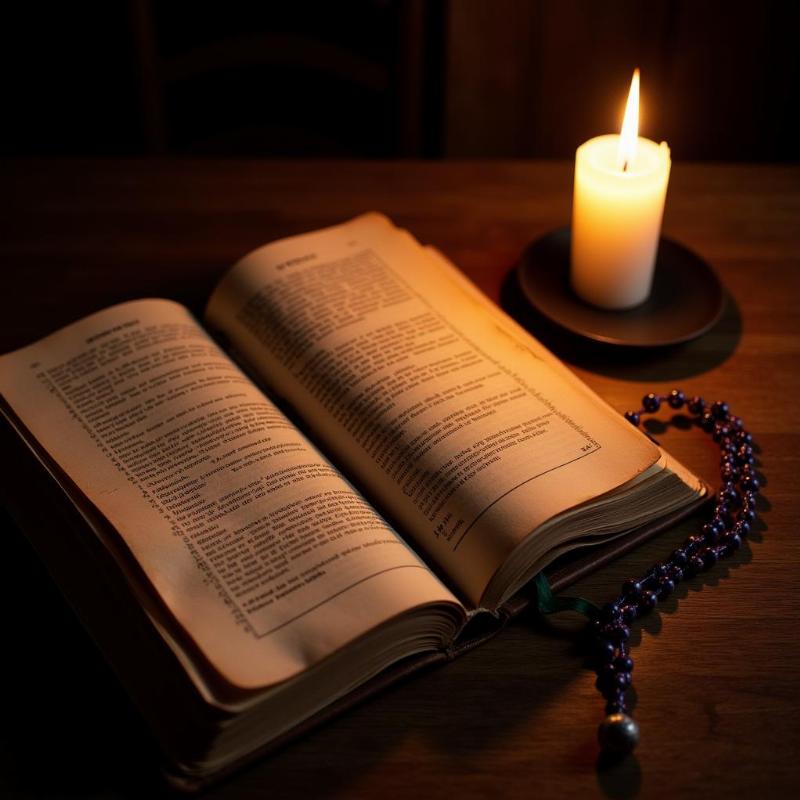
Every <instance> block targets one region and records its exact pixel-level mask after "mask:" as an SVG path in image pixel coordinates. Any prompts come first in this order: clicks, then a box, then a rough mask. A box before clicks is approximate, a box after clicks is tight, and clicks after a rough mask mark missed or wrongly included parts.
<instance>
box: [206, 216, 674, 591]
mask: <svg viewBox="0 0 800 800" xmlns="http://www.w3.org/2000/svg"><path fill="white" fill-rule="evenodd" d="M478 297H479V296H478V294H477V293H474V292H468V291H465V290H464V289H463V287H460V286H459V285H458V283H457V282H456V281H454V280H453V279H452V275H451V273H450V271H449V268H448V267H446V266H444V265H443V264H442V263H441V262H440V261H438V260H437V259H435V258H434V257H433V256H431V255H430V254H427V253H426V252H425V251H424V249H423V248H421V247H420V246H419V245H418V244H417V243H416V242H414V240H413V239H412V238H411V237H410V236H408V235H407V234H406V233H404V232H401V231H399V230H397V229H395V228H394V227H393V226H392V225H391V223H389V221H388V220H386V218H384V217H381V216H379V215H377V214H372V215H365V216H364V217H360V218H358V219H356V220H354V221H352V222H350V223H347V224H345V225H341V226H337V227H334V228H329V229H326V230H324V231H319V232H316V233H311V234H306V235H304V236H299V237H294V238H292V239H287V240H283V241H281V242H277V243H274V244H272V245H268V246H266V247H264V248H261V249H260V250H257V251H255V252H254V253H251V254H250V255H249V256H247V257H246V258H244V259H243V260H242V261H241V262H239V264H238V265H237V266H236V267H235V268H234V269H233V270H232V271H231V272H230V273H229V274H228V275H227V276H226V278H225V279H224V280H223V281H222V283H221V284H220V286H219V287H218V288H217V290H216V291H215V293H214V294H213V296H212V298H211V301H210V303H209V306H208V309H207V314H206V316H207V319H208V321H209V324H210V325H211V326H212V327H214V328H217V329H219V330H221V331H222V332H223V333H224V334H225V336H226V337H227V338H228V339H229V340H230V342H231V343H232V346H233V348H234V349H235V351H236V352H237V353H238V355H239V357H240V358H241V359H243V360H244V361H245V362H247V363H248V364H249V365H250V367H251V369H252V371H254V372H257V373H258V374H259V375H260V376H261V378H262V379H263V380H264V381H265V382H266V383H267V384H268V385H270V386H271V387H272V388H273V389H274V390H275V391H277V392H279V393H280V394H282V395H285V396H286V397H287V398H288V399H289V400H290V402H291V403H293V404H294V405H295V406H296V407H297V409H298V410H299V413H300V414H301V415H302V416H303V418H304V420H305V422H306V423H307V424H308V425H309V426H310V427H311V428H312V429H313V430H314V431H315V433H316V434H317V435H318V436H320V437H321V439H322V440H323V441H324V442H325V444H326V445H327V447H328V448H329V450H330V452H331V454H333V457H334V458H335V459H337V460H338V461H339V462H340V463H342V464H343V465H344V466H345V468H346V470H347V471H348V473H350V471H352V474H353V475H354V476H355V477H356V478H357V479H358V480H359V481H361V482H362V483H363V485H364V486H366V487H368V488H369V490H370V491H371V492H372V493H373V494H374V496H376V497H379V498H381V500H382V501H384V502H385V504H386V508H387V509H388V510H389V512H390V513H391V515H392V516H393V517H394V518H396V519H397V520H398V521H399V523H400V524H401V527H402V530H403V531H404V532H405V533H407V534H408V535H410V536H411V537H412V539H413V541H414V544H415V547H417V548H420V549H421V551H423V552H424V553H426V554H427V555H426V557H428V558H432V559H434V560H435V561H436V563H438V565H439V566H440V569H441V570H442V571H443V572H444V573H445V574H446V575H447V576H448V577H449V578H450V580H451V581H452V582H453V583H454V584H455V586H457V587H458V589H459V591H460V592H461V593H463V594H464V595H465V596H466V597H467V598H469V599H470V601H471V602H472V603H473V604H477V603H478V602H479V600H480V598H481V596H482V593H483V591H484V589H485V588H486V586H487V584H488V582H489V580H490V578H491V576H492V574H493V573H494V572H495V570H497V568H498V567H499V566H500V564H501V563H502V562H503V561H504V559H505V558H506V557H507V556H508V555H509V554H510V553H511V551H512V550H513V549H514V547H515V546H516V545H517V544H518V543H519V542H520V541H521V540H522V539H523V538H524V537H525V536H527V535H528V534H530V532H531V531H532V530H534V529H535V528H536V527H537V526H538V525H540V524H541V523H543V522H544V521H545V520H547V519H549V518H551V517H553V516H555V515H556V514H558V513H560V512H561V511H563V510H565V509H567V508H570V507H572V506H575V505H577V504H579V503H582V502H586V501H588V500H589V499H591V498H593V497H596V496H598V495H600V494H603V493H605V492H608V491H610V490H612V489H614V488H616V487H618V486H620V485H621V484H622V483H624V482H625V481H627V480H629V479H631V478H632V477H634V476H635V475H637V474H640V473H642V472H643V471H645V470H646V469H647V468H648V467H650V466H651V465H652V464H654V463H655V462H656V461H657V460H658V458H659V450H658V448H657V447H655V446H654V445H653V444H652V443H650V442H649V441H648V440H647V439H646V438H645V437H643V436H642V435H641V434H639V433H637V432H636V431H634V430H632V429H631V428H630V426H627V425H625V423H624V422H622V423H621V422H620V420H619V419H618V417H617V416H616V415H613V414H611V413H609V411H608V410H607V409H606V408H605V407H604V406H603V404H601V403H598V402H596V400H593V399H591V398H590V397H589V396H588V395H587V394H586V393H585V392H584V391H579V390H576V386H575V385H574V383H573V381H572V380H570V379H569V378H568V377H565V376H564V375H563V374H561V373H560V372H559V371H556V370H554V369H553V368H552V366H551V365H550V364H549V363H547V361H545V360H543V359H542V358H541V357H540V356H539V355H538V354H537V353H536V351H535V350H534V349H532V348H531V347H527V346H524V345H523V344H521V343H520V341H519V340H518V338H517V337H515V336H511V335H509V332H508V330H507V329H503V328H502V327H500V326H498V324H497V322H496V316H495V315H494V314H493V313H490V312H488V311H487V310H486V308H485V307H484V304H482V303H481V302H480V301H479V299H478Z"/></svg>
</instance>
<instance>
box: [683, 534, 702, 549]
mask: <svg viewBox="0 0 800 800" xmlns="http://www.w3.org/2000/svg"><path fill="white" fill-rule="evenodd" d="M686 542H687V545H686V547H687V550H697V548H698V547H702V546H703V545H704V544H705V543H706V540H705V537H703V536H699V535H698V534H696V533H693V534H692V535H691V536H690V537H689V538H688V539H687V540H686Z"/></svg>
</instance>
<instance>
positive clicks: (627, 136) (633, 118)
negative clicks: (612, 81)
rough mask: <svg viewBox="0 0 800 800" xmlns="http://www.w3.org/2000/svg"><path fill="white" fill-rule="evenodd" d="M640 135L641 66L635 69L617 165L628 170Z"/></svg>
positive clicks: (634, 156) (626, 107) (623, 123)
mask: <svg viewBox="0 0 800 800" xmlns="http://www.w3.org/2000/svg"><path fill="white" fill-rule="evenodd" d="M638 136H639V68H638V67H637V68H636V69H635V70H634V71H633V78H632V79H631V89H630V91H629V92H628V103H627V105H626V106H625V118H624V119H623V120H622V132H621V134H620V137H619V149H618V150H617V167H618V168H619V169H621V170H622V171H623V172H626V171H627V170H628V169H629V167H631V165H632V164H633V161H634V159H635V158H636V143H637V139H638Z"/></svg>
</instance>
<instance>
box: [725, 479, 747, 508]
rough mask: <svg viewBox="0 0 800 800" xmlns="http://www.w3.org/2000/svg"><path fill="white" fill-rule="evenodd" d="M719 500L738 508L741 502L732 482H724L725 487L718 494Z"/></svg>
mask: <svg viewBox="0 0 800 800" xmlns="http://www.w3.org/2000/svg"><path fill="white" fill-rule="evenodd" d="M719 497H720V500H722V502H723V503H727V504H728V505H729V506H731V507H732V508H738V507H739V505H740V504H741V502H742V498H741V497H740V496H739V492H737V491H736V489H735V488H734V485H733V484H732V483H726V484H725V488H724V489H723V490H722V491H721V492H720V494H719Z"/></svg>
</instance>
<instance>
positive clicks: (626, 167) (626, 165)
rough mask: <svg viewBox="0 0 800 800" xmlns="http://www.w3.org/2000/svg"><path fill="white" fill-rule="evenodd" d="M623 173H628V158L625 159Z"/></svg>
mask: <svg viewBox="0 0 800 800" xmlns="http://www.w3.org/2000/svg"><path fill="white" fill-rule="evenodd" d="M622 171H623V172H627V171H628V159H627V158H626V159H625V161H623V162H622Z"/></svg>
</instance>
